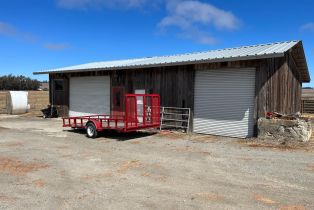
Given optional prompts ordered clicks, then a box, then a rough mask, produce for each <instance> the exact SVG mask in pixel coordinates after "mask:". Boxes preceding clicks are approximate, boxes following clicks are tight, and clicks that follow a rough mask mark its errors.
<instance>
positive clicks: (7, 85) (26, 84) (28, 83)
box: [0, 74, 40, 90]
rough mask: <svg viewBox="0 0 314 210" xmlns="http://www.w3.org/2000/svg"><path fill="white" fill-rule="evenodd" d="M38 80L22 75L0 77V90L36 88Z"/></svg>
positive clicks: (38, 83)
mask: <svg viewBox="0 0 314 210" xmlns="http://www.w3.org/2000/svg"><path fill="white" fill-rule="evenodd" d="M39 86H40V82H39V81H38V80H36V79H31V78H29V77H25V76H22V75H19V76H14V75H12V74H10V75H6V76H1V77H0V90H38V88H39Z"/></svg>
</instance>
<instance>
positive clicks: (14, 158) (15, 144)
mask: <svg viewBox="0 0 314 210" xmlns="http://www.w3.org/2000/svg"><path fill="white" fill-rule="evenodd" d="M0 189H1V190H0V209H84V210H85V209H135V210H139V209H255V210H256V209H282V210H284V209H285V210H287V209H296V210H300V209H314V151H311V150H310V151H304V150H291V149H290V150H284V149H276V148H260V147H249V146H248V145H247V144H243V143H240V142H239V140H238V139H234V138H225V137H214V136H206V135H184V134H172V133H165V132H163V133H162V134H154V133H131V134H117V133H112V132H106V133H104V134H103V135H102V136H101V137H99V138H97V139H88V138H86V137H85V135H84V134H83V133H81V132H79V131H76V132H73V131H69V130H65V131H63V129H62V127H61V120H60V119H46V120H44V119H40V118H35V117H10V118H7V117H6V116H2V117H1V116H0Z"/></svg>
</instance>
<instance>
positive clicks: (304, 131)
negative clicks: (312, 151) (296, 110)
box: [257, 118, 312, 142]
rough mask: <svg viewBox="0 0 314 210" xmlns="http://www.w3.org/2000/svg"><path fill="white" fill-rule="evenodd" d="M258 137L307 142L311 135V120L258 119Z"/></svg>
mask: <svg viewBox="0 0 314 210" xmlns="http://www.w3.org/2000/svg"><path fill="white" fill-rule="evenodd" d="M257 126H258V138H260V139H267V140H274V141H280V142H281V141H282V140H283V141H284V142H287V141H291V142H308V141H309V140H310V138H311V135H312V126H311V122H309V121H307V120H305V119H296V120H287V119H266V118H260V119H258V125H257Z"/></svg>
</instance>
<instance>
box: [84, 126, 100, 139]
mask: <svg viewBox="0 0 314 210" xmlns="http://www.w3.org/2000/svg"><path fill="white" fill-rule="evenodd" d="M86 135H87V137H88V138H96V137H97V135H98V132H97V129H96V126H95V124H94V123H92V122H89V123H87V124H86Z"/></svg>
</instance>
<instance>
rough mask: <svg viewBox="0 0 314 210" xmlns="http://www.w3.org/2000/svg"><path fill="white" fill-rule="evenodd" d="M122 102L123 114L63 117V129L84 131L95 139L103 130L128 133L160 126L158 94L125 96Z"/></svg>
mask: <svg viewBox="0 0 314 210" xmlns="http://www.w3.org/2000/svg"><path fill="white" fill-rule="evenodd" d="M124 102H125V106H124V109H125V110H124V112H123V114H116V115H89V116H78V117H64V118H63V127H71V128H79V129H86V133H87V136H88V137H90V138H95V137H97V135H98V132H100V131H104V130H116V131H119V132H130V131H136V130H139V129H146V128H158V127H159V126H160V96H159V95H158V94H125V96H124Z"/></svg>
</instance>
